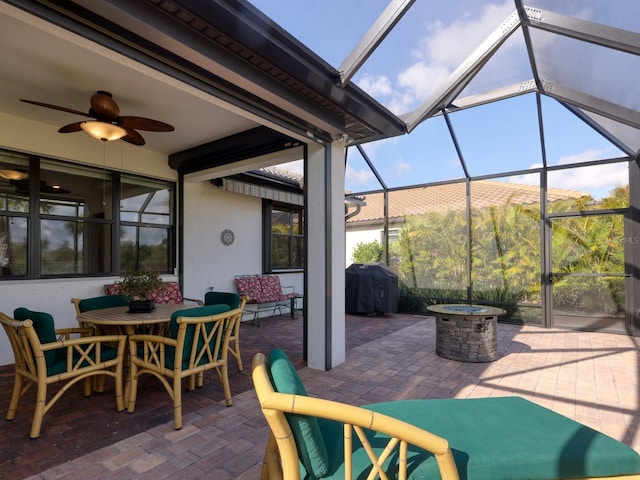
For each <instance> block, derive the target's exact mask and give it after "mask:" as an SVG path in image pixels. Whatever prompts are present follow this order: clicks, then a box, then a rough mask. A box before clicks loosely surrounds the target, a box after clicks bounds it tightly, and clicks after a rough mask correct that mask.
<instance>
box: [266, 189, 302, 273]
mask: <svg viewBox="0 0 640 480" xmlns="http://www.w3.org/2000/svg"><path fill="white" fill-rule="evenodd" d="M264 205H265V215H264V220H265V226H264V227H265V228H264V232H265V235H267V238H265V246H268V247H266V248H265V252H264V258H265V266H264V267H265V268H264V269H265V271H267V272H269V271H275V270H291V269H302V268H304V211H303V208H302V207H301V206H298V205H288V204H284V203H276V202H270V201H265V203H264ZM267 232H268V233H267ZM267 259H268V260H267Z"/></svg>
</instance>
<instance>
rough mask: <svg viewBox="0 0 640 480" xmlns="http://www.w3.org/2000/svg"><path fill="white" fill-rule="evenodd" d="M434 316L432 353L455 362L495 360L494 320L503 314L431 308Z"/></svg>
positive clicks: (462, 307) (477, 308)
mask: <svg viewBox="0 0 640 480" xmlns="http://www.w3.org/2000/svg"><path fill="white" fill-rule="evenodd" d="M427 308H428V310H429V311H431V312H433V313H435V315H436V353H437V354H438V355H440V356H441V357H444V358H449V359H451V360H457V361H459V362H492V361H494V360H496V359H497V358H498V329H497V320H498V316H500V315H504V314H505V313H506V312H505V311H504V310H502V309H501V308H496V307H489V306H485V305H464V304H453V305H432V306H431V307H427Z"/></svg>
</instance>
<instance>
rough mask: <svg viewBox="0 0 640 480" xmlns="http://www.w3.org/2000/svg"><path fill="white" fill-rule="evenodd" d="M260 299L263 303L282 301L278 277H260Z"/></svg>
mask: <svg viewBox="0 0 640 480" xmlns="http://www.w3.org/2000/svg"><path fill="white" fill-rule="evenodd" d="M262 298H263V301H264V302H277V301H279V300H282V287H281V286H280V277H278V276H277V275H265V276H263V277H262Z"/></svg>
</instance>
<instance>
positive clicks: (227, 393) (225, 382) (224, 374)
mask: <svg viewBox="0 0 640 480" xmlns="http://www.w3.org/2000/svg"><path fill="white" fill-rule="evenodd" d="M218 371H219V377H220V383H222V391H223V392H224V399H225V400H226V402H227V407H230V406H231V405H233V398H232V397H231V388H230V387H229V369H228V368H227V364H226V363H225V364H224V365H222V366H221V367H220V369H219V370H218Z"/></svg>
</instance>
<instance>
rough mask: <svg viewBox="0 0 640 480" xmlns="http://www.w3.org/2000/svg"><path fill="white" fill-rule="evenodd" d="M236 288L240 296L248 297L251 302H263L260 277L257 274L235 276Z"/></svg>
mask: <svg viewBox="0 0 640 480" xmlns="http://www.w3.org/2000/svg"><path fill="white" fill-rule="evenodd" d="M236 288H237V289H238V294H239V295H240V296H241V297H244V296H246V297H249V301H250V302H251V303H264V300H263V295H262V287H261V285H260V277H259V276H257V275H252V276H247V277H238V278H236Z"/></svg>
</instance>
